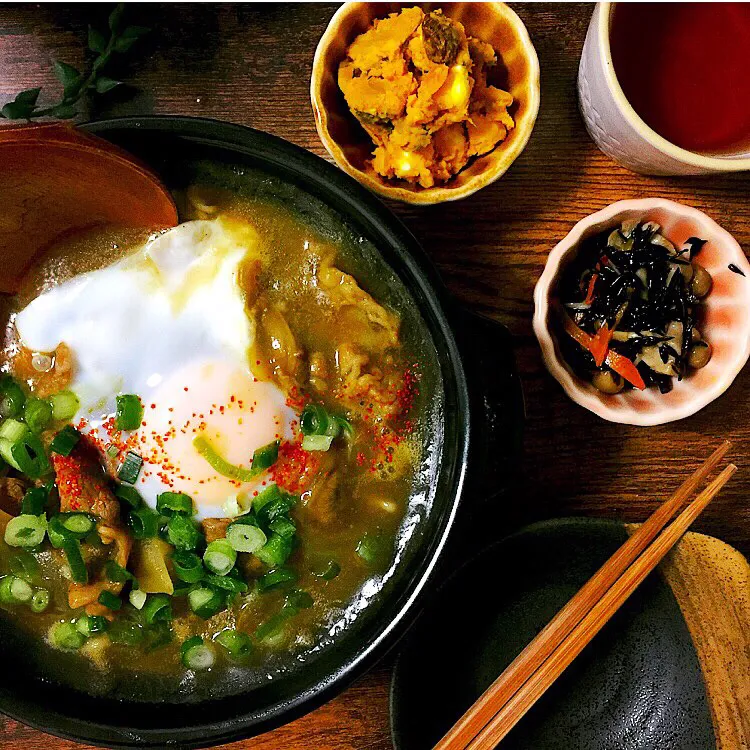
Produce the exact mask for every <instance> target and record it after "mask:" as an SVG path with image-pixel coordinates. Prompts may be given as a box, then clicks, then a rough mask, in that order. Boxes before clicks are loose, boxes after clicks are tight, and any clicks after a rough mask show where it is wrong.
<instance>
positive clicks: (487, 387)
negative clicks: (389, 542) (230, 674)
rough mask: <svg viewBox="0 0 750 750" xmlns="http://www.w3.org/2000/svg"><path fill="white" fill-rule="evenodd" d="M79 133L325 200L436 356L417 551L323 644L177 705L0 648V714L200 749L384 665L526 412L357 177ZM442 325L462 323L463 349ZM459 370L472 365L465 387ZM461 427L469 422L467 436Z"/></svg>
mask: <svg viewBox="0 0 750 750" xmlns="http://www.w3.org/2000/svg"><path fill="white" fill-rule="evenodd" d="M83 128H84V129H85V130H87V131H89V132H91V133H94V134H96V135H99V136H101V137H103V138H106V139H108V140H110V141H112V142H114V143H116V144H118V145H120V146H122V147H124V148H125V149H127V150H128V151H130V152H131V153H133V154H134V155H136V156H137V157H139V158H140V159H141V160H144V161H146V162H147V163H149V164H150V165H151V166H152V167H153V168H154V169H155V170H156V171H157V172H159V173H162V174H164V173H165V172H166V173H169V172H170V171H171V169H172V168H173V167H179V165H180V164H181V163H183V162H185V161H189V160H191V159H195V158H201V159H205V158H206V156H207V155H208V156H209V158H213V157H215V158H216V159H217V160H222V161H224V162H229V163H231V164H234V165H237V166H238V167H240V168H241V167H242V166H246V167H251V168H253V169H259V170H262V171H264V172H266V173H268V174H270V175H273V176H275V177H277V178H280V179H282V180H284V181H288V182H291V183H293V184H294V185H296V186H297V187H298V188H301V189H302V190H303V191H306V192H308V193H309V194H311V195H313V196H315V197H316V198H317V199H318V200H320V201H323V202H324V203H325V204H327V206H329V207H330V208H332V209H334V210H335V211H336V212H338V214H340V215H341V216H342V217H343V219H344V220H345V221H346V222H347V223H348V224H349V225H351V226H352V227H353V228H354V229H355V230H356V231H357V232H359V233H361V234H362V235H363V236H364V237H366V238H367V239H368V240H370V242H372V244H373V245H374V246H375V247H377V248H378V249H379V250H380V252H381V254H382V256H383V259H384V260H385V262H386V263H387V264H388V265H389V266H390V267H391V269H393V271H394V272H395V273H396V275H397V276H398V277H399V279H400V280H401V282H402V283H403V284H404V286H405V287H406V289H407V290H408V292H409V293H410V294H411V296H412V298H413V299H414V301H415V303H416V305H417V306H418V308H419V311H420V312H421V315H422V318H423V320H424V322H425V324H426V326H427V328H428V330H429V334H430V336H431V337H432V341H433V344H434V346H435V349H436V351H437V353H438V361H439V368H440V370H441V376H442V381H443V389H444V398H445V408H444V414H443V428H444V444H443V455H442V461H441V465H440V468H439V472H438V474H437V478H436V484H435V494H434V500H433V502H432V505H431V507H430V509H429V511H428V512H427V513H426V515H425V517H424V518H423V520H422V522H421V523H422V528H421V530H420V534H419V535H418V537H416V539H417V541H416V542H415V543H414V545H413V546H415V547H416V548H415V549H412V550H410V552H409V554H408V555H406V556H405V559H404V561H403V562H402V563H401V564H400V567H398V568H397V569H396V570H397V573H396V575H394V576H393V578H392V580H391V581H390V582H389V584H388V587H387V590H386V593H385V594H384V596H383V597H382V598H381V600H380V601H379V602H378V606H377V611H376V612H373V613H369V614H368V615H366V616H365V617H363V618H362V623H361V624H360V625H359V626H358V627H356V628H353V629H351V630H349V631H346V632H345V633H344V634H343V635H342V637H341V638H340V640H339V641H337V643H336V644H335V645H334V646H333V647H332V648H330V649H328V650H327V651H325V652H323V653H322V654H320V655H319V656H318V657H317V658H315V659H312V660H310V661H308V662H307V663H306V664H304V665H303V666H301V667H300V668H298V669H296V670H295V671H293V672H291V673H289V674H288V675H286V676H282V677H279V678H278V679H274V680H273V681H270V682H269V683H267V684H263V685H262V686H261V687H254V688H253V689H252V690H250V691H248V692H246V693H243V694H240V695H235V696H231V697H224V698H220V699H217V700H209V701H201V702H195V701H193V702H190V701H189V700H188V701H186V702H182V703H164V702H162V703H155V702H129V701H120V700H113V699H110V698H102V697H92V696H90V695H87V694H85V693H82V692H81V693H78V692H76V691H72V690H70V689H68V688H65V687H60V686H58V685H54V684H50V683H49V682H45V681H42V680H40V679H38V678H37V677H34V676H33V675H32V674H30V673H29V672H28V671H25V670H24V660H23V654H15V655H14V654H6V653H2V657H3V659H4V666H3V669H2V671H0V710H1V711H3V712H4V713H6V714H8V715H9V716H11V717H13V718H15V719H18V720H19V721H22V722H24V723H26V724H30V725H32V726H34V727H37V728H39V729H41V730H43V731H46V732H50V733H52V734H56V735H60V736H63V737H67V738H71V739H75V740H78V741H82V742H89V743H94V744H99V745H105V746H119V747H122V746H142V747H148V746H159V747H163V746H166V745H173V744H179V745H180V746H182V747H201V746H208V745H216V744H220V743H224V742H229V741H231V740H235V739H239V738H241V737H249V736H254V735H257V734H260V733H261V732H265V731H267V730H269V729H272V728H273V727H276V726H278V725H280V724H283V723H285V722H288V721H290V720H292V719H294V718H296V717H298V716H300V715H301V714H303V713H305V712H307V711H310V710H312V709H313V708H315V707H317V706H319V705H320V704H322V703H324V702H325V701H326V700H329V699H330V698H332V697H333V696H334V695H336V694H337V693H339V692H341V691H342V690H343V689H344V688H345V687H346V686H347V685H348V684H349V683H351V682H352V680H354V679H355V678H356V677H358V676H360V675H361V674H363V673H364V672H365V671H366V670H367V669H369V668H370V667H371V666H372V665H373V664H374V663H375V662H376V661H377V660H378V659H379V658H380V657H382V656H383V654H384V653H385V652H386V651H387V650H388V649H389V648H390V647H391V646H393V644H394V643H395V642H396V641H397V640H398V638H399V637H400V636H401V635H403V633H404V631H405V630H406V628H407V627H408V625H409V624H410V623H411V622H413V620H414V618H415V617H416V614H417V613H418V611H419V609H420V603H421V602H422V600H423V598H424V596H425V594H426V592H427V591H428V589H429V587H428V584H429V582H430V581H431V580H432V579H433V578H434V577H435V571H436V569H437V567H438V564H439V558H441V557H442V556H444V550H445V546H446V541H447V538H448V534H449V532H450V530H451V528H452V527H453V526H454V521H455V519H456V514H457V510H458V506H459V502H460V499H461V495H462V491H463V488H464V486H465V484H466V483H467V481H470V479H471V476H473V477H474V478H475V480H474V482H473V484H472V486H473V487H474V493H475V494H476V493H482V494H487V493H489V492H490V491H494V490H498V489H502V487H503V486H504V484H505V480H504V471H505V465H504V462H503V461H502V460H498V458H499V457H500V458H502V457H507V456H509V455H510V454H511V453H512V452H513V450H514V449H515V447H516V446H517V442H518V441H517V436H518V425H519V424H520V422H521V418H522V415H521V410H522V407H521V405H520V404H521V399H520V390H519V387H518V383H517V380H516V378H515V376H514V374H513V368H512V357H511V355H510V345H509V341H508V339H507V334H506V333H505V332H504V330H503V329H501V328H499V327H498V326H497V325H496V324H493V323H492V322H490V321H486V320H485V319H480V318H478V317H475V316H470V315H468V314H466V313H461V312H460V311H456V310H454V309H453V308H452V306H451V303H450V302H449V300H448V299H447V297H446V295H445V292H444V290H443V288H442V285H441V283H440V281H439V279H438V277H437V275H436V274H435V272H434V270H433V269H432V267H431V266H430V264H429V262H428V261H427V259H426V257H425V255H424V253H423V251H422V249H421V248H420V246H419V244H418V243H417V242H416V240H415V239H414V238H413V237H412V235H411V234H410V233H409V232H408V231H407V229H406V228H405V227H404V226H403V225H402V224H401V223H400V221H399V220H398V219H396V217H395V216H394V215H393V214H392V213H391V212H390V211H389V210H388V209H387V208H386V207H385V206H384V205H383V204H382V203H380V201H379V200H378V199H377V198H375V197H374V196H373V195H371V194H370V193H369V192H367V191H366V190H365V189H364V188H363V187H361V186H360V185H359V184H358V183H357V182H356V181H355V180H353V179H352V178H350V177H348V176H347V175H346V174H344V173H343V172H340V171H339V170H338V169H336V168H335V167H333V166H332V165H330V164H328V163H327V162H325V161H323V160H322V159H320V158H318V157H316V156H314V155H313V154H311V153H309V152H307V151H304V150H303V149H300V148H298V147H296V146H293V145H291V144H289V143H287V142H285V141H283V140H281V139H279V138H276V137H274V136H271V135H268V134H266V133H262V132H259V131H256V130H252V129H249V128H244V127H240V126H236V125H230V124H227V123H222V122H217V121H213V120H203V119H194V118H185V117H137V118H123V119H115V120H109V121H103V122H93V123H89V124H87V125H84V126H83ZM449 318H451V320H452V323H453V326H454V327H456V326H458V328H460V331H459V333H460V338H461V341H462V346H459V344H457V341H456V339H455V338H454V334H453V331H452V328H451V324H449ZM465 363H466V364H467V365H468V367H469V369H470V370H472V371H473V374H472V376H471V379H472V386H471V388H469V386H468V385H467V375H466V372H465V366H464V365H465ZM470 391H471V392H472V398H471V399H470ZM470 422H474V423H475V424H472V425H471V429H470ZM470 442H471V454H472V459H471V462H472V463H471V466H470V465H469V455H470ZM498 451H499V453H498ZM467 473H468V475H469V478H468V479H467ZM485 490H487V493H486V492H485ZM483 515H484V513H483ZM0 650H2V649H1V648H0ZM6 651H7V649H6ZM82 687H84V688H85V686H82Z"/></svg>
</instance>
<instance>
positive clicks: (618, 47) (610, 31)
mask: <svg viewBox="0 0 750 750" xmlns="http://www.w3.org/2000/svg"><path fill="white" fill-rule="evenodd" d="M578 95H579V102H580V107H581V112H582V114H583V118H584V121H585V123H586V129H587V130H588V132H589V135H591V138H592V139H593V140H594V142H595V143H596V145H597V146H598V147H599V148H600V149H601V150H602V151H603V152H604V153H605V154H607V155H608V156H610V157H611V158H612V159H614V160H615V161H617V162H619V163H620V164H622V165H623V166H624V167H627V168H628V169H631V170H633V171H634V172H639V173H641V174H649V175H695V174H711V173H717V172H737V171H741V170H750V4H748V5H745V4H743V3H710V4H709V3H607V2H602V3H597V5H596V7H595V9H594V14H593V16H592V17H591V23H590V24H589V29H588V33H587V35H586V42H585V44H584V47H583V54H582V56H581V64H580V68H579V71H578Z"/></svg>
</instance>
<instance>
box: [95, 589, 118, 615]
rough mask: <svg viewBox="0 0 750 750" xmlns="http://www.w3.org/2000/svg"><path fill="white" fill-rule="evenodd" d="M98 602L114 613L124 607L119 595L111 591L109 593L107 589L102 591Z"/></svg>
mask: <svg viewBox="0 0 750 750" xmlns="http://www.w3.org/2000/svg"><path fill="white" fill-rule="evenodd" d="M97 601H98V602H99V604H101V605H102V606H103V607H106V608H107V609H111V610H114V611H116V610H118V609H120V607H122V599H120V597H119V596H117V594H113V593H112V592H111V591H107V590H106V589H105V590H104V591H102V592H101V594H99V598H98V599H97Z"/></svg>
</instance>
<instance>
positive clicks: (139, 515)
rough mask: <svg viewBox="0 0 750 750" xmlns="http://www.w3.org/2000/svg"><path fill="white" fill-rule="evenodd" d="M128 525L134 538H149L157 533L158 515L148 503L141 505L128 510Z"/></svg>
mask: <svg viewBox="0 0 750 750" xmlns="http://www.w3.org/2000/svg"><path fill="white" fill-rule="evenodd" d="M128 525H129V526H130V529H131V531H132V532H133V536H134V537H135V538H136V539H149V538H150V537H152V536H156V535H157V534H158V533H159V516H158V515H157V514H156V513H154V511H153V510H151V508H149V507H148V505H141V506H140V507H139V508H134V509H133V510H131V511H130V514H129V515H128Z"/></svg>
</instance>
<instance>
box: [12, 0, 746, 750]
mask: <svg viewBox="0 0 750 750" xmlns="http://www.w3.org/2000/svg"><path fill="white" fill-rule="evenodd" d="M109 7H111V6H98V5H52V4H42V5H36V4H35V5H24V6H21V5H18V6H15V5H3V6H2V7H0V101H2V100H4V99H7V98H9V97H10V95H11V94H13V93H15V92H17V91H19V90H21V89H24V88H30V87H32V86H39V85H43V86H46V87H49V88H50V89H51V90H53V91H54V90H55V87H56V83H55V81H54V78H53V76H52V74H51V71H50V67H51V63H52V61H53V60H58V59H59V60H64V61H66V62H68V63H71V64H74V65H76V64H81V63H82V61H83V56H84V49H85V34H86V25H87V23H89V22H92V21H99V22H100V23H101V22H103V21H104V19H105V18H106V15H107V12H108V10H109ZM335 7H336V6H335V5H323V4H305V5H292V4H279V5H273V6H264V5H261V4H253V5H243V4H238V5H221V4H219V5H215V4H195V5H169V6H162V5H159V4H149V5H130V6H129V13H130V17H131V19H132V21H133V22H134V23H139V24H143V25H147V26H150V27H152V28H153V29H154V32H153V33H152V34H151V35H150V37H149V38H147V39H146V40H145V41H144V42H143V44H142V46H141V47H140V48H139V50H138V51H136V50H134V51H133V54H132V55H130V56H129V57H128V61H127V62H123V63H118V66H119V67H118V66H115V68H114V70H113V71H112V75H113V76H114V77H117V76H120V77H124V78H126V80H127V81H128V83H129V84H130V85H129V86H128V87H123V90H115V91H114V92H112V93H111V94H110V95H108V96H107V97H106V98H104V99H103V100H102V103H101V104H100V105H99V106H98V108H97V109H95V110H92V111H91V112H90V115H91V116H92V117H99V116H101V117H109V116H115V115H124V114H144V113H160V114H161V113H171V114H183V115H197V116H203V117H215V118H219V119H223V120H230V121H232V122H236V123H240V124H244V125H250V126H253V127H257V128H260V129H262V130H267V131H269V132H271V133H274V134H275V135H278V136H281V137H283V138H286V139H288V140H290V141H292V142H294V143H297V144H298V145H300V146H303V147H305V148H308V149H310V150H311V151H313V152H314V153H317V154H319V155H321V156H325V152H324V150H323V147H322V146H321V144H320V142H319V140H318V137H317V134H316V132H315V125H314V122H313V118H312V113H311V110H310V103H309V98H308V85H309V80H310V69H311V64H312V57H313V53H314V50H315V45H316V43H317V40H318V39H319V37H320V35H321V34H322V32H323V30H324V28H325V25H326V24H327V22H328V19H329V18H330V17H331V16H332V15H333V12H334V10H335ZM513 7H514V8H515V9H516V10H517V12H518V13H519V15H520V16H521V18H522V19H523V20H524V22H525V23H526V25H527V27H528V29H529V32H530V34H531V37H532V40H533V41H534V44H535V45H536V48H537V52H538V54H539V58H540V63H541V70H542V103H541V110H540V114H539V119H538V121H537V124H536V128H535V130H534V133H533V134H532V137H531V141H530V142H529V144H528V146H527V148H526V150H525V151H524V152H523V154H522V155H521V156H520V158H519V159H518V160H517V161H516V163H515V164H514V165H513V166H512V167H511V169H510V170H509V171H508V173H507V174H506V175H504V176H503V178H502V179H501V180H499V181H498V182H497V183H495V184H494V185H491V186H490V187H488V188H486V189H484V190H482V191H481V192H479V193H477V194H476V195H474V196H472V197H470V198H468V199H467V200H465V201H463V202H459V203H454V204H447V205H443V206H436V207H426V208H420V207H408V206H403V205H400V204H399V205H395V204H394V205H393V206H392V207H393V208H394V210H395V211H396V213H397V214H398V215H399V216H400V217H401V218H402V219H403V220H404V221H405V222H406V224H407V225H408V226H409V227H410V229H411V230H412V231H413V232H414V234H415V235H416V236H417V238H418V239H419V240H420V241H421V242H422V244H423V245H424V247H425V248H426V250H427V252H428V253H429V254H430V256H431V257H432V258H433V260H434V262H435V263H436V265H437V266H438V268H439V269H440V271H441V272H442V274H443V278H444V279H445V282H446V284H447V285H448V287H449V288H450V290H451V291H452V292H453V293H454V294H455V295H456V297H457V298H458V299H459V300H460V301H461V302H463V303H464V304H466V305H467V306H468V307H471V308H472V309H475V310H478V311H481V312H483V313H485V314H487V315H489V316H491V317H493V318H495V319H496V320H499V321H501V322H503V323H505V324H506V325H507V326H508V328H509V329H510V330H511V331H512V333H513V334H514V335H515V336H516V339H517V347H518V349H517V357H518V364H519V369H520V372H521V375H522V378H523V381H524V387H525V390H526V400H527V410H528V424H527V433H526V457H525V469H526V475H527V478H526V480H525V484H524V491H523V492H522V493H519V494H518V496H517V498H516V499H515V500H514V501H512V502H510V501H509V503H508V507H507V519H508V529H512V528H515V527H517V526H518V525H519V524H521V523H525V522H529V521H533V520H538V519H542V518H548V517H553V516H566V515H601V516H608V517H613V518H620V519H623V520H626V521H634V522H635V521H641V520H643V519H644V518H646V516H647V515H649V514H650V513H651V512H652V511H653V510H654V509H655V508H656V506H657V505H658V504H659V503H660V502H661V501H662V500H663V499H664V498H665V497H667V496H668V495H669V494H671V493H672V492H673V491H674V490H675V489H676V487H677V486H678V485H679V484H680V482H681V480H682V479H683V478H684V476H685V475H686V473H687V472H689V471H691V470H692V469H694V468H695V467H696V466H697V465H698V464H699V463H700V461H701V460H702V459H704V458H705V457H706V456H707V455H708V454H709V452H710V449H712V448H714V447H715V446H716V445H717V444H718V442H719V440H720V438H724V437H728V438H730V439H731V440H732V441H733V443H734V446H735V447H734V448H733V450H732V451H731V453H730V454H729V455H728V456H727V459H728V460H732V461H734V462H735V463H737V464H738V465H739V466H740V471H739V472H738V474H737V476H736V477H735V479H734V480H733V482H732V483H731V484H730V485H729V486H728V487H727V488H726V490H725V491H724V492H723V493H722V495H721V497H720V498H719V499H718V500H717V501H716V503H714V504H712V506H711V507H709V508H708V510H707V511H706V512H705V513H704V514H703V516H701V519H700V521H699V524H698V529H699V530H701V531H704V532H706V533H709V534H711V535H713V536H716V537H719V538H721V539H723V540H725V541H727V542H729V543H730V544H732V545H733V546H734V547H736V548H738V549H739V550H740V551H741V552H744V553H745V554H748V553H750V503H749V502H748V489H749V488H750V477H749V476H748V473H747V471H746V470H745V471H743V461H745V456H746V455H747V453H748V448H750V426H748V423H747V422H748V420H747V414H748V406H750V370H748V369H747V368H746V369H745V371H744V372H743V373H741V374H740V376H739V377H738V378H737V381H736V382H735V384H734V385H733V386H732V388H730V390H729V391H728V392H727V393H726V394H725V395H724V396H723V397H722V398H721V399H719V400H718V401H716V402H715V403H714V404H712V405H710V406H709V407H707V408H706V409H705V410H704V411H703V412H701V413H700V414H698V415H696V416H694V417H691V418H690V419H687V420H685V421H683V422H678V423H676V424H672V425H666V426H664V427H652V428H637V427H624V426H621V425H613V424H609V423H606V422H603V421H601V420H600V419H598V418H597V417H595V416H594V415H592V414H590V413H589V412H587V411H585V410H584V409H582V408H580V407H578V406H576V405H574V404H573V403H571V402H570V401H569V400H568V399H567V397H566V396H565V395H564V394H563V392H562V389H561V388H560V387H559V386H558V384H557V383H556V381H554V380H553V379H552V377H551V376H550V375H549V374H548V373H547V372H546V370H545V369H544V366H543V364H542V360H541V356H540V353H539V349H538V347H537V344H536V340H535V339H534V337H533V334H532V329H531V317H532V310H533V304H532V291H533V288H534V284H535V283H536V280H537V278H538V277H539V275H540V273H541V270H542V268H543V266H544V263H545V260H546V257H547V254H548V252H549V251H550V249H551V248H552V247H553V246H554V245H555V244H556V243H557V241H558V240H560V239H561V238H562V237H563V236H564V235H565V234H566V233H567V232H568V231H569V229H570V228H571V227H572V226H573V224H574V223H575V222H576V221H578V220H579V219H581V218H583V217H584V216H586V215H587V214H589V213H591V212H592V211H595V210H598V209H600V208H602V207H604V206H605V205H607V204H609V203H611V202H613V201H616V200H620V199H622V198H635V197H643V196H663V197H666V198H671V199H673V200H677V201H682V202H684V203H687V204H689V205H692V206H695V207H696V208H699V209H701V210H704V211H706V212H707V213H708V214H709V215H710V216H712V217H713V218H714V219H716V220H717V221H718V222H719V223H720V224H721V225H722V226H723V227H725V228H726V229H727V230H728V231H729V232H731V233H732V234H733V235H734V236H735V237H736V238H737V240H738V241H739V242H740V244H741V245H742V246H743V247H745V246H747V245H748V244H749V243H750V210H748V207H747V197H748V189H749V188H750V177H749V176H747V175H741V174H737V175H731V176H726V177H722V176H719V177H709V178H652V177H641V176H638V175H635V174H632V173H630V172H628V171H626V170H625V169H622V168H621V167H618V166H617V165H616V164H614V163H613V162H612V161H611V160H610V159H608V158H607V157H606V156H604V155H603V154H601V153H600V152H599V151H598V150H597V149H596V147H595V146H594V145H593V143H592V142H591V141H590V140H589V138H588V135H587V134H586V131H585V129H584V126H583V122H582V120H581V117H580V115H579V113H578V108H577V107H578V105H577V99H576V86H575V83H576V72H577V68H578V59H579V56H580V52H581V49H582V46H583V40H584V37H585V33H586V28H587V25H588V21H589V17H590V15H591V6H588V5H574V4H564V5H563V4H560V5H555V4H524V3H519V4H513ZM499 533H502V530H499ZM388 675H389V671H388V669H387V667H383V668H381V669H379V670H377V671H375V672H374V673H372V674H370V675H368V676H367V677H365V678H364V679H363V680H361V681H360V683H359V684H358V685H357V686H356V687H355V688H353V689H351V690H349V691H348V692H347V693H345V694H344V695H343V696H342V697H341V698H339V699H337V700H335V701H333V702H331V703H330V704H328V705H327V706H325V707H324V708H322V709H320V710H319V711H316V712H314V713H313V714H311V715H309V716H307V717H305V718H303V719H301V720H299V721H297V722H294V723H293V724H291V725H289V726H287V727H285V728H283V729H281V730H279V731H277V732H273V733H271V734H269V735H267V736H265V737H262V738H259V739H257V740H254V741H248V742H246V743H242V744H241V745H237V747H240V746H241V747H243V748H253V749H255V748H262V749H264V750H266V749H267V750H270V749H271V748H281V747H283V748H290V749H291V750H294V749H296V748H299V749H300V750H301V749H302V748H310V747H317V748H321V749H323V748H325V749H326V750H343V749H344V748H357V749H358V750H361V749H369V748H373V749H376V748H377V749H378V750H379V749H380V748H387V747H390V740H389V731H388V716H387V683H388ZM0 745H2V746H3V747H8V748H15V747H18V748H20V747H21V746H23V747H24V748H28V749H30V750H33V749H34V748H39V747H42V746H44V747H47V748H50V747H60V748H62V747H65V748H70V747H72V745H71V743H65V742H59V743H55V742H52V741H50V740H49V738H47V737H45V736H44V735H41V734H39V733H37V732H33V731H31V730H28V729H25V728H23V727H19V726H18V725H17V724H15V723H13V722H9V721H5V722H3V721H2V720H0Z"/></svg>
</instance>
